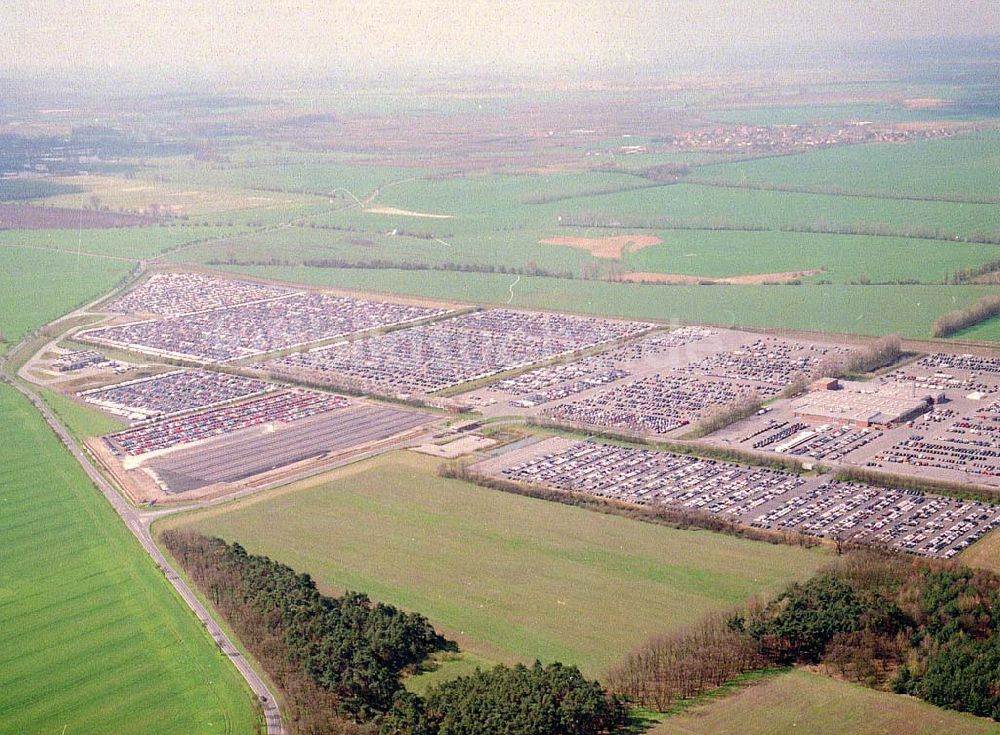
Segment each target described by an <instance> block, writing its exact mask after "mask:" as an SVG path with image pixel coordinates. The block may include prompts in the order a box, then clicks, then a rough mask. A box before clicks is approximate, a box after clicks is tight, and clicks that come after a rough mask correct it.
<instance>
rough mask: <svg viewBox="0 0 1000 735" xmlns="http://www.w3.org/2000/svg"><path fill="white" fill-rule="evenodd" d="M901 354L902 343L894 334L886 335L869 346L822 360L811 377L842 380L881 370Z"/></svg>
mask: <svg viewBox="0 0 1000 735" xmlns="http://www.w3.org/2000/svg"><path fill="white" fill-rule="evenodd" d="M902 354H903V342H902V340H901V339H900V338H899V337H898V336H897V335H895V334H887V335H886V336H884V337H880V338H879V339H877V340H875V341H874V342H871V343H870V344H868V345H866V346H864V347H860V348H856V349H853V350H851V351H850V352H848V353H847V354H845V355H835V356H833V357H829V358H827V359H825V360H823V361H822V362H821V363H820V364H819V366H818V367H817V368H816V369H815V370H814V371H813V377H822V376H827V377H831V378H842V377H846V376H849V375H860V374H863V373H871V372H874V371H876V370H881V369H882V368H884V367H888V366H889V365H892V364H894V363H895V362H896V361H897V360H899V358H900V356H901V355H902Z"/></svg>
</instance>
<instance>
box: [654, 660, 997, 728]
mask: <svg viewBox="0 0 1000 735" xmlns="http://www.w3.org/2000/svg"><path fill="white" fill-rule="evenodd" d="M788 733H808V734H809V735H996V734H997V733H1000V723H996V722H993V721H992V720H987V719H983V718H980V717H973V716H972V715H967V714H963V713H959V712H950V711H948V710H944V709H941V708H939V707H935V706H934V705H931V704H927V703H925V702H921V701H919V700H917V699H914V698H912V697H905V696H902V695H898V694H890V693H887V692H879V691H875V690H872V689H867V688H864V687H861V686H859V685H856V684H848V683H846V682H843V681H838V680H836V679H832V678H830V677H827V676H823V675H821V674H815V673H811V672H807V671H790V672H788V673H786V674H782V675H780V676H777V677H774V678H769V679H766V680H764V681H761V682H760V683H758V684H755V685H753V686H751V687H748V688H746V689H744V690H742V691H740V692H737V693H736V694H733V695H732V696H729V697H726V698H722V699H718V700H715V701H713V702H711V703H709V704H706V705H699V706H696V707H694V708H692V709H690V710H687V711H685V712H683V713H681V714H678V715H674V716H672V717H669V718H667V719H666V720H665V721H664V722H663V723H662V724H660V725H658V726H656V727H654V728H653V729H652V730H650V731H649V733H648V735H788Z"/></svg>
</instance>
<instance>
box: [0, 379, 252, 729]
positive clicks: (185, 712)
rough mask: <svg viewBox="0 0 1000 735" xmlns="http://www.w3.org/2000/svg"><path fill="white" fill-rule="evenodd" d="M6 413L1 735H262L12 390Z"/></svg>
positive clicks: (197, 631) (243, 693)
mask: <svg viewBox="0 0 1000 735" xmlns="http://www.w3.org/2000/svg"><path fill="white" fill-rule="evenodd" d="M0 415H2V416H3V417H4V420H3V422H0V508H2V509H3V510H2V512H0V538H2V539H3V563H2V565H0V619H2V620H3V621H4V624H3V626H0V712H2V713H3V714H2V716H0V732H2V733H11V735H14V734H15V733H16V734H18V735H20V734H21V733H28V732H31V733H62V732H65V733H67V735H68V734H69V733H111V732H114V733H178V734H179V735H180V734H182V733H183V734H184V735H188V734H189V733H195V732H197V733H233V734H235V733H251V732H255V731H256V727H257V726H256V715H255V713H254V707H253V703H252V701H251V695H250V693H249V691H248V690H246V689H245V687H244V685H243V682H242V679H240V678H239V675H238V674H237V673H236V670H235V669H234V668H232V667H231V666H230V664H229V662H228V661H227V659H226V658H225V657H223V656H222V655H221V653H219V652H218V650H217V649H216V647H215V645H214V643H213V642H212V640H211V638H210V637H209V636H208V635H207V634H206V633H205V631H204V630H203V629H202V628H201V626H199V625H198V623H197V620H196V619H195V618H194V616H192V615H191V614H190V612H189V611H188V610H187V608H186V607H185V606H184V604H183V603H182V602H181V601H180V599H179V598H177V597H176V595H175V594H174V593H173V591H172V590H171V589H170V588H169V586H168V585H167V583H166V581H165V580H164V579H163V577H162V575H161V574H160V572H159V571H157V569H156V567H155V566H154V565H153V563H152V561H151V560H150V559H149V558H148V557H147V556H146V555H145V553H144V552H143V551H142V549H141V548H140V547H139V545H138V543H137V542H135V541H134V540H133V538H132V537H131V535H130V534H129V533H128V532H127V531H126V529H125V528H124V527H123V526H122V525H121V523H120V522H119V520H118V518H117V516H116V515H115V514H114V512H113V511H112V510H111V508H109V507H108V505H107V504H106V503H105V502H104V500H103V499H102V498H101V497H100V496H99V494H98V493H97V491H96V490H95V489H94V488H93V487H92V486H91V485H90V483H89V482H88V480H87V479H86V476H85V475H84V474H83V471H82V470H81V469H80V468H79V467H78V466H77V465H76V463H75V461H74V460H73V459H72V458H71V457H70V455H69V454H68V453H66V451H65V450H64V449H63V447H62V445H61V444H60V443H59V442H58V440H57V439H56V438H55V436H54V435H53V434H52V433H51V431H50V430H49V428H48V427H47V426H46V425H45V423H44V422H43V420H42V419H41V417H40V416H39V415H38V414H37V413H36V412H35V410H34V409H33V408H32V407H31V406H30V404H29V403H28V402H27V401H26V400H24V399H23V398H22V397H21V396H19V395H18V394H17V393H16V392H15V391H14V390H13V389H12V388H9V387H6V386H0Z"/></svg>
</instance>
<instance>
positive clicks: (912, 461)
mask: <svg viewBox="0 0 1000 735" xmlns="http://www.w3.org/2000/svg"><path fill="white" fill-rule="evenodd" d="M213 289H215V290H216V293H215V294H214V295H213V296H211V297H208V296H201V295H199V294H201V293H202V292H203V291H211V290H213ZM107 308H108V309H111V310H112V311H113V313H116V314H117V313H124V312H130V313H146V314H148V313H157V314H160V315H163V316H162V318H156V319H148V320H144V321H140V322H137V323H133V324H116V325H114V326H106V327H101V328H90V329H85V330H84V332H83V334H84V338H85V339H88V340H90V341H92V342H96V343H101V342H106V343H108V344H116V345H118V344H120V345H123V346H127V347H129V348H130V349H137V350H141V351H145V352H150V353H155V352H157V351H160V352H163V353H164V354H172V355H173V354H176V355H181V354H183V355H189V356H194V355H197V356H199V358H200V359H202V360H204V361H205V362H213V361H226V360H231V359H234V358H242V357H247V356H250V355H254V354H264V353H267V352H271V351H273V350H274V349H276V348H278V347H279V346H287V345H291V344H302V345H308V343H311V342H313V341H316V340H322V339H327V338H330V337H331V336H338V335H339V336H343V335H345V334H355V333H361V334H359V337H358V338H356V339H353V340H343V339H342V340H341V341H339V342H336V343H334V344H330V345H325V346H320V347H316V348H314V349H311V350H308V349H304V351H301V352H292V353H290V354H286V355H283V356H280V357H276V358H273V359H271V360H269V361H266V362H258V363H255V364H252V365H249V366H248V367H246V368H245V369H244V371H245V372H246V371H252V372H253V373H254V374H256V375H258V376H270V377H271V378H273V379H274V380H278V381H286V382H289V383H293V384H299V385H304V386H323V387H329V388H332V389H340V390H345V391H351V392H354V393H361V394H374V395H376V396H389V397H394V398H405V399H409V398H426V397H429V396H433V397H435V398H437V397H438V396H437V395H436V394H439V393H440V392H441V391H448V394H447V395H449V396H450V397H448V398H444V397H441V398H440V400H441V401H442V405H445V404H447V407H451V408H465V409H472V410H475V411H478V412H479V414H480V416H481V419H480V420H489V419H490V418H503V419H504V420H510V418H511V417H514V419H515V420H524V419H537V420H539V421H541V422H546V421H547V422H551V423H554V424H556V425H559V426H563V427H566V428H569V429H571V430H576V431H586V432H590V431H595V430H599V431H608V432H613V433H616V434H621V435H626V436H631V437H635V438H636V439H637V440H643V439H650V438H652V439H656V438H661V437H667V438H678V437H681V438H682V437H683V436H684V435H685V434H687V433H688V432H690V431H691V430H692V429H693V428H695V427H697V426H698V425H699V423H700V422H702V421H704V420H706V418H707V417H711V416H712V415H713V414H714V413H715V412H717V411H718V410H719V409H720V408H725V407H728V406H735V405H738V404H739V405H750V406H757V405H759V404H760V403H762V402H764V407H763V408H760V409H758V410H756V411H755V415H752V416H750V417H749V418H746V419H743V420H741V421H737V422H735V423H733V424H732V425H730V426H728V427H725V428H723V429H721V430H718V431H716V432H714V433H711V434H709V435H708V436H707V437H705V438H704V439H701V440H699V442H700V443H702V444H703V445H714V446H716V447H721V448H725V449H730V448H734V447H737V448H744V449H748V450H754V451H758V452H762V453H773V454H776V455H785V456H790V457H795V458H798V459H800V460H802V461H803V462H804V463H805V466H806V467H810V466H811V464H810V463H819V462H822V463H824V464H825V465H827V466H829V467H833V468H834V469H837V468H838V467H850V466H855V467H858V468H868V469H876V470H883V471H889V472H899V473H900V474H918V473H919V474H920V475H921V476H925V477H931V478H936V479H941V480H951V481H959V482H963V481H964V482H976V483H978V484H981V485H989V484H995V485H1000V359H997V358H994V357H990V356H983V355H979V356H976V355H960V354H949V353H935V354H929V355H921V356H916V355H915V356H914V357H913V358H911V361H910V362H908V363H907V362H903V363H900V364H899V365H898V366H896V367H895V368H894V369H891V370H888V371H886V372H884V374H880V375H879V376H877V377H875V378H872V379H870V380H838V379H835V378H830V377H829V375H830V374H832V373H834V372H835V371H836V369H837V367H838V365H843V364H844V361H845V360H847V359H849V358H850V357H851V356H852V354H853V353H854V350H855V349H857V348H854V347H849V346H847V345H844V344H838V343H834V342H821V341H814V340H802V339H793V338H789V337H778V336H773V335H759V334H754V333H749V332H743V331H737V330H731V329H721V328H706V327H697V326H690V327H680V328H674V329H665V328H660V327H657V325H653V324H648V323H644V322H634V321H622V320H614V319H600V318H592V317H580V316H573V315H566V314H553V313H542V312H528V311H522V310H513V309H489V310H482V311H472V312H468V313H463V314H459V315H455V314H453V313H451V312H452V310H451V309H449V307H447V306H421V305H411V304H402V303H387V302H381V301H373V300H368V299H365V298H353V297H342V296H332V295H328V294H323V293H316V292H302V291H293V290H291V289H284V288H282V287H271V286H267V285H263V284H256V283H250V282H237V281H233V282H228V281H225V280H223V279H218V278H214V277H210V276H203V275H199V274H179V273H161V274H156V275H154V276H152V277H151V278H149V279H148V280H146V281H144V282H142V283H141V284H140V285H139V286H138V287H136V288H135V289H134V290H133V291H132V292H130V293H128V294H126V295H125V296H123V297H121V298H119V299H118V300H117V301H114V302H112V303H111V305H110V306H109V307H107ZM413 322H423V323H418V324H413ZM386 326H390V327H392V329H390V331H388V332H384V333H376V334H372V335H365V334H363V332H365V331H367V330H369V329H372V328H375V327H386ZM73 354H75V353H70V358H71V359H72V356H73ZM98 357H100V354H99V353H95V355H89V354H88V355H87V359H88V360H93V359H97V358H98ZM237 369H239V368H237ZM491 379H493V380H492V382H491ZM466 386H468V387H466ZM804 386H807V387H804ZM463 387H466V390H465V393H464V394H463V393H461V391H462V389H463ZM786 395H787V396H788V397H781V396H786ZM78 397H79V398H80V399H82V400H83V401H85V402H86V403H88V404H90V405H92V406H95V407H97V408H99V409H101V410H103V411H105V412H107V413H111V414H114V415H116V416H121V417H125V418H126V419H128V420H129V421H130V422H132V423H133V425H132V426H131V427H130V428H128V429H125V430H123V431H119V432H116V433H113V434H110V435H108V436H105V437H104V438H103V439H102V440H101V441H100V442H98V443H93V442H92V443H91V448H92V449H93V450H94V451H95V453H97V454H98V455H100V457H101V458H102V461H104V462H105V465H106V466H107V467H109V469H111V471H112V472H113V473H115V474H116V475H117V476H119V477H120V478H125V479H126V481H127V482H129V483H130V484H131V486H132V487H133V489H134V490H135V491H136V494H137V496H142V497H147V498H150V497H152V498H160V499H166V498H170V497H176V496H184V497H203V496H208V495H212V494H217V493H220V492H221V493H224V492H228V491H230V490H231V489H233V488H237V487H244V486H249V485H253V484H254V483H259V482H266V481H268V478H275V477H283V476H286V475H287V474H288V473H293V474H294V473H295V472H296V471H297V470H296V468H302V467H307V466H315V467H322V466H324V465H328V464H329V463H330V462H331V459H332V458H337V457H343V456H347V455H350V454H352V453H356V452H363V451H366V450H365V448H366V447H370V446H376V447H377V446H384V444H385V443H386V442H389V441H390V440H395V441H394V442H393V445H405V444H406V443H407V442H409V441H410V439H411V438H412V439H413V441H414V442H415V443H416V444H415V445H417V444H421V443H423V444H424V445H425V446H436V445H427V436H428V435H427V432H426V429H427V428H429V427H430V426H431V425H432V424H433V423H435V422H436V421H437V417H436V416H435V415H434V414H431V413H427V412H421V411H416V410H412V409H403V408H398V407H387V406H381V405H378V404H375V403H371V402H368V401H367V400H363V399H349V398H345V397H344V396H341V395H334V394H331V393H325V392H320V391H319V390H317V389H314V388H310V389H307V388H305V387H292V388H289V387H288V386H282V385H279V384H277V383H275V382H270V381H267V380H263V379H261V378H260V377H249V376H246V375H239V374H232V373H221V372H217V371H214V370H210V369H183V370H170V371H167V372H162V373H158V374H154V375H152V376H144V377H141V378H139V379H134V380H130V381H125V382H121V383H118V384H115V385H99V386H98V387H94V388H89V389H86V390H82V391H81V392H80V393H79V394H78ZM469 436H470V437H472V438H473V440H472V441H470V442H469V445H470V449H468V450H467V451H468V452H479V453H485V452H487V451H493V452H494V454H496V455H497V456H496V457H494V459H490V460H486V461H485V462H481V463H480V464H478V465H477V466H476V467H475V472H479V473H485V474H488V475H494V476H499V477H503V478H505V479H507V480H513V481H517V482H529V483H531V484H535V485H542V486H545V487H551V488H556V489H560V490H573V491H578V492H586V493H589V494H592V495H596V496H600V497H604V498H611V499H614V500H618V501H622V502H626V503H635V504H638V505H647V506H655V505H665V506H669V507H674V508H678V509H681V510H686V511H691V512H704V513H709V514H712V515H717V516H721V517H723V518H725V519H728V520H730V521H732V522H735V523H739V524H741V525H745V526H750V527H758V528H762V529H767V530H770V531H775V532H786V531H787V532H795V533H801V534H806V535H809V536H816V537H822V538H828V539H835V540H852V541H861V542H873V543H884V544H887V545H889V546H891V547H894V548H897V549H900V550H904V551H907V552H911V553H916V554H922V555H929V556H939V557H946V558H950V557H952V556H954V555H955V554H957V553H959V552H960V551H961V550H962V549H963V548H965V547H966V546H968V545H969V544H971V543H972V542H973V541H975V540H976V539H978V538H979V537H980V536H981V535H983V534H984V533H986V532H988V531H989V530H990V529H992V528H993V527H995V526H996V525H998V523H1000V520H998V519H1000V515H998V514H1000V510H997V509H996V508H995V507H993V506H987V505H983V504H981V503H974V502H965V501H958V500H952V499H949V498H939V497H934V496H930V495H927V496H925V495H919V494H915V493H913V492H909V491H904V490H901V489H883V488H876V487H870V486H864V485H855V484H849V483H844V482H837V481H833V480H831V477H832V476H831V475H828V474H820V475H817V476H810V477H804V476H801V477H800V476H796V475H792V474H788V473H786V472H781V471H777V470H773V469H767V468H763V467H754V466H740V465H735V464H730V463H727V462H722V461H718V460H712V459H706V458H702V457H698V456H694V455H684V456H682V455H677V454H672V453H669V452H660V451H653V450H649V449H635V448H626V447H611V446H607V445H604V444H594V443H586V442H581V441H575V440H568V439H557V438H550V439H547V440H544V441H542V442H540V443H533V442H532V441H530V440H529V441H528V442H527V443H526V444H525V443H524V442H519V443H516V444H514V445H513V446H514V447H515V449H514V450H513V451H510V452H508V451H507V450H506V449H503V448H501V449H499V450H490V449H489V447H490V446H491V445H492V442H490V441H486V440H482V441H480V440H481V439H482V437H476V436H475V435H471V434H470V435H469ZM400 441H402V444H400ZM696 445H697V443H696ZM517 447H520V448H517ZM445 454H446V453H443V454H442V456H445ZM447 456H449V457H452V456H457V455H452V454H448V455H447ZM480 456H482V454H481V455H480ZM227 488H228V489H229V490H227ZM206 494H207V495H206Z"/></svg>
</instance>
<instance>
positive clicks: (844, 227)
mask: <svg viewBox="0 0 1000 735" xmlns="http://www.w3.org/2000/svg"><path fill="white" fill-rule="evenodd" d="M558 222H559V225H560V226H561V227H593V228H599V229H630V230H708V231H719V232H734V231H735V232H801V233H807V234H819V235H864V236H869V237H898V238H905V239H915V240H942V241H945V242H952V243H955V242H962V243H978V244H984V245H1000V231H996V230H995V231H993V232H983V231H973V232H968V233H965V234H962V233H959V232H955V231H953V230H944V229H942V228H939V227H937V228H936V227H926V226H923V225H913V226H910V227H892V226H890V225H888V224H885V223H882V222H827V221H825V220H819V221H816V222H812V223H808V224H803V223H795V224H784V225H777V226H774V225H767V224H764V223H762V222H750V221H745V220H734V219H730V218H726V217H687V218H680V217H646V216H635V215H617V214H603V213H597V212H564V213H562V214H561V215H559V218H558Z"/></svg>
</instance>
